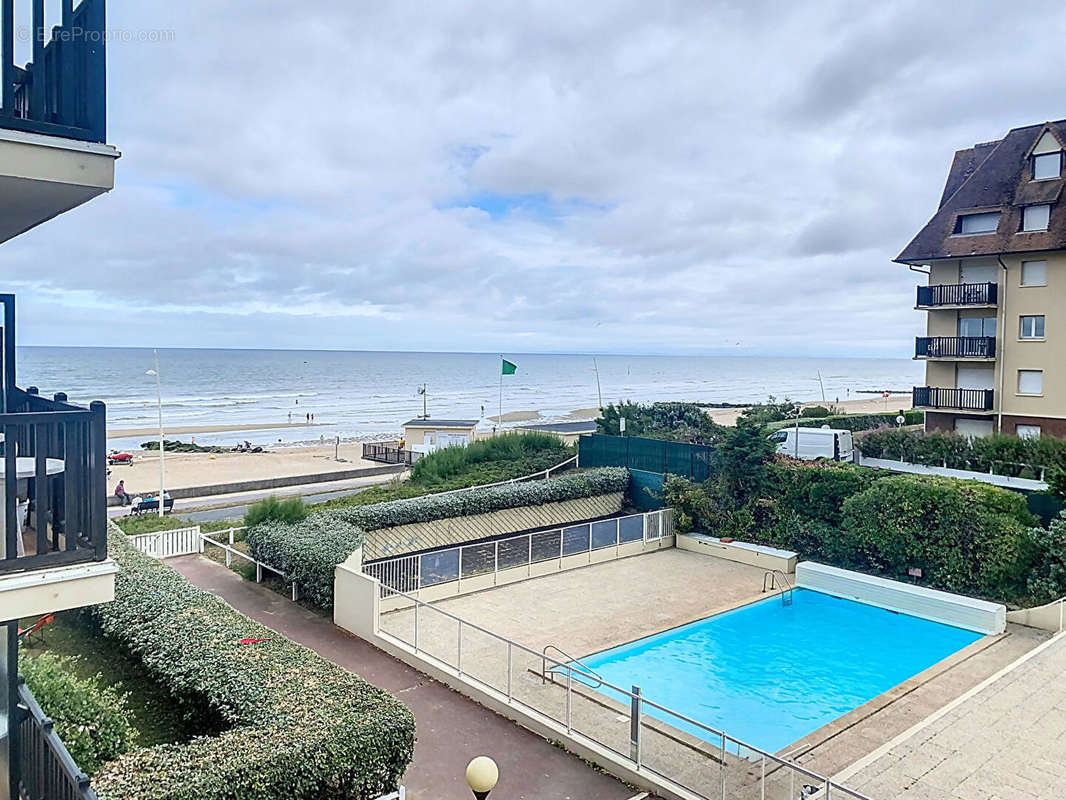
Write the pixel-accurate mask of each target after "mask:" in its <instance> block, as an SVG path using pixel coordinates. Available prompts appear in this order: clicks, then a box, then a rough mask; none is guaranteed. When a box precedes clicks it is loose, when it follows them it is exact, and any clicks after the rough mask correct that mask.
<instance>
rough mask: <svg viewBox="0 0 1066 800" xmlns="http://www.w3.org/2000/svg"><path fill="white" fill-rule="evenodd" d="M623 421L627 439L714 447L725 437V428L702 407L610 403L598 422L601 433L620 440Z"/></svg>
mask: <svg viewBox="0 0 1066 800" xmlns="http://www.w3.org/2000/svg"><path fill="white" fill-rule="evenodd" d="M623 417H624V418H625V421H626V435H627V436H643V437H646V438H648V439H665V440H666V441H670V442H689V443H692V444H713V443H714V442H715V441H716V440H717V439H718V437H719V436H720V435H721V433H722V426H720V425H718V424H716V423H715V422H714V421H713V420H712V419H711V418H710V417H709V416H708V415H707V412H706V411H704V408H703V405H701V404H699V403H652V404H651V405H642V404H640V403H631V402H629V401H626V402H624V403H622V402H620V403H618V404H617V405H615V404H614V403H610V404H608V405H607V407H606V408H604V409H601V410H600V416H599V417H598V418H597V419H596V431H597V433H605V434H608V435H610V436H619V435H620V434H621V422H620V420H621V419H622V418H623Z"/></svg>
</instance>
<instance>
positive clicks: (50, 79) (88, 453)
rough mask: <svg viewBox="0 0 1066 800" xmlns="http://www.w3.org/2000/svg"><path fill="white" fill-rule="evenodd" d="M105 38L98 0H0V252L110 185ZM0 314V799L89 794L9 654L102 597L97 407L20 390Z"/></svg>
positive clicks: (109, 566) (11, 323) (105, 576)
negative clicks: (32, 629) (38, 624)
mask: <svg viewBox="0 0 1066 800" xmlns="http://www.w3.org/2000/svg"><path fill="white" fill-rule="evenodd" d="M56 21H59V23H60V24H59V25H54V24H53V23H54V22H56ZM16 31H17V32H18V34H19V35H18V41H17V42H16ZM105 31H106V27H105V12H104V0H81V2H79V3H78V4H77V5H75V3H74V0H49V1H48V2H47V3H46V2H45V0H34V2H33V3H32V4H30V3H21V4H19V5H18V6H17V7H16V4H15V3H14V2H13V0H0V83H2V87H0V258H3V257H4V253H3V249H2V248H3V246H4V245H3V243H5V242H7V241H9V240H10V239H12V238H14V237H16V236H19V235H21V234H23V233H25V232H26V231H28V230H30V229H31V228H35V227H36V226H38V225H41V224H42V223H45V222H47V221H48V220H51V219H53V218H55V217H57V216H59V215H61V214H63V213H65V212H68V211H70V210H72V209H74V208H76V207H78V206H80V205H82V204H83V203H86V202H88V201H89V200H91V199H92V198H94V197H96V196H98V195H100V194H102V193H104V192H107V191H109V190H110V189H111V188H112V187H113V186H114V181H115V161H116V159H117V158H118V156H119V153H118V151H117V150H116V149H115V148H114V147H112V146H110V145H108V144H107V143H106V88H105V77H106V55H105V49H104V48H105V44H104V43H105V41H106V36H105V35H104V34H105ZM27 32H28V33H29V35H28V36H27V35H26V34H27ZM16 45H18V46H17V47H16ZM17 56H19V60H22V61H23V63H22V64H21V65H19V64H16V57H17ZM25 58H28V59H29V60H23V59H25ZM40 269H41V271H42V273H44V274H47V271H48V264H47V263H42V264H40ZM3 274H4V277H12V276H9V275H8V273H7V272H4V273H3ZM17 277H19V278H22V279H25V280H32V279H33V277H34V275H33V274H32V273H30V274H23V275H19V276H17ZM2 288H3V287H0V290H2ZM0 314H2V316H0V436H2V440H0V441H2V445H0V447H2V449H0V800H8V799H9V798H62V799H63V800H93V798H95V794H93V792H92V789H91V788H90V786H89V781H88V779H87V778H86V777H85V775H84V774H83V773H82V772H81V771H80V770H79V769H78V767H77V765H76V764H75V763H74V762H73V760H72V759H71V757H70V754H69V753H68V752H67V751H66V748H65V747H64V746H63V744H62V742H61V741H60V739H59V737H58V736H57V735H56V732H55V731H54V729H53V728H52V726H51V724H50V723H49V722H48V720H47V719H46V718H45V716H44V713H43V712H42V710H41V708H40V706H39V705H38V704H37V702H36V701H35V699H34V698H33V695H32V693H31V692H30V691H29V689H28V688H27V687H26V686H25V685H23V684H22V683H20V681H19V679H18V651H19V645H20V639H21V636H20V621H22V622H29V623H32V621H33V620H34V619H37V618H40V617H41V616H42V615H47V614H49V613H52V612H56V611H64V610H67V609H72V608H81V607H85V606H89V605H95V604H97V603H105V602H108V601H110V600H113V599H114V595H115V573H116V571H117V569H116V567H115V564H114V563H113V562H112V561H111V560H110V559H109V558H108V557H107V503H106V501H107V487H106V484H105V481H106V475H107V465H106V435H107V434H106V421H105V419H106V417H105V415H106V411H105V408H104V404H103V403H92V404H90V406H89V407H87V408H85V407H81V406H78V405H75V404H73V403H71V402H69V401H68V398H67V396H66V395H64V394H62V393H56V394H54V395H53V396H52V397H45V396H43V395H42V394H41V393H40V392H38V391H37V389H36V388H34V387H32V386H31V387H28V388H26V389H25V390H23V389H20V388H19V386H18V372H17V368H16V362H15V356H16V348H15V343H16V330H15V297H14V295H13V294H0Z"/></svg>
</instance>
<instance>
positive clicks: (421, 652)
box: [378, 590, 871, 800]
mask: <svg viewBox="0 0 1066 800" xmlns="http://www.w3.org/2000/svg"><path fill="white" fill-rule="evenodd" d="M394 594H397V595H401V596H403V597H406V598H407V599H408V600H410V601H411V602H412V603H413V604H414V606H415V609H419V608H425V609H428V610H430V611H432V612H435V613H437V614H440V615H441V616H443V617H446V618H448V619H451V620H454V621H455V622H457V623H458V630H459V635H460V636H462V629H463V628H464V627H469V628H472V629H473V630H475V631H478V632H479V633H482V634H484V635H486V636H488V637H489V638H490V639H495V640H497V641H499V642H501V643H503V644H505V645H507V654H508V655H507V659H508V665H510V663H511V660H512V651H514V650H518V651H519V652H524V653H527V654H528V655H531V656H533V657H534V658H540V659H541V660H542V662H543V663H545V665H546V664H547V662H552V664H553V668H561V669H564V670H566V672H567V686H566V690H567V693H568V694H569V693H570V692H572V691H573V688H572V678H573V674H574V672H576V670H575V669H574V668H573V666H572V665H571V664H569V663H566V662H563V661H559V660H557V659H554V658H552V657H551V656H549V655H546V654H545V653H538V652H537V651H535V650H533V649H532V648H529V647H526V646H525V645H523V644H521V643H519V642H516V641H514V640H513V639H508V638H507V637H506V636H502V635H501V634H498V633H495V632H494V631H490V630H489V629H488V628H484V627H482V626H480V625H477V624H475V623H473V622H469V621H468V620H465V619H463V618H462V617H460V616H457V615H455V614H452V613H450V612H448V611H445V610H444V609H442V608H438V607H437V606H435V605H433V604H432V603H427V602H425V601H423V600H419V599H418V598H417V597H415V596H414V595H411V594H408V593H407V592H402V591H399V590H397V591H395V592H394ZM415 631H416V632H415V637H416V640H417V625H416V629H415ZM378 635H379V636H382V637H385V638H388V639H391V640H393V641H395V642H397V643H399V644H400V645H402V646H404V647H413V648H414V652H415V654H417V655H418V656H420V657H424V658H430V659H434V660H435V661H438V662H439V663H441V664H445V665H446V666H449V668H451V669H457V671H458V673H459V676H460V677H461V678H462V679H463V680H465V681H468V682H470V683H476V684H480V685H481V686H483V687H485V688H487V689H490V690H492V691H496V692H499V691H500V690H499V689H497V688H496V687H494V686H492V684H490V683H487V682H486V681H484V680H481V679H480V678H478V677H477V676H475V675H471V674H470V673H469V672H468V671H467V672H464V671H463V670H462V669H458V668H456V667H453V666H451V665H448V664H447V662H445V661H442V660H441V659H438V658H436V657H435V656H433V655H431V654H429V653H426V652H425V649H424V648H422V649H420V648H419V647H418V645H417V642H416V643H415V644H413V645H412V644H408V643H407V642H405V641H404V640H403V639H401V638H400V637H398V636H395V635H394V634H391V633H389V632H387V631H384V630H379V631H378ZM459 652H460V653H461V648H460V651H459ZM582 674H583V673H582ZM600 682H601V684H602V685H603V686H604V687H606V688H608V689H610V690H611V691H613V692H617V693H618V694H620V695H622V696H623V697H625V698H626V700H627V701H629V703H630V704H632V703H633V701H635V700H639V702H640V704H642V705H648V706H651V707H652V708H656V709H658V710H659V711H661V712H663V713H664V714H669V715H670V716H671V717H673V718H676V719H678V720H680V721H682V722H684V723H687V724H689V725H692V726H694V727H696V728H698V729H700V730H703V731H705V732H706V733H708V734H710V735H711V736H713V737H715V738H716V739H719V740H720V741H721V750H722V752H723V754H724V753H725V752H726V746H727V744H732V745H735V746H736V747H737V748H743V749H744V750H747V751H749V752H751V753H752V754H754V755H756V756H758V757H760V758H763V759H764V760H769V761H770V762H772V763H773V764H775V765H776V766H777V767H784V768H787V769H790V770H793V771H795V772H798V773H801V774H802V775H805V776H807V777H808V778H811V779H812V780H813V781H815V783H818V784H821V785H822V786H824V787H825V788H826V789H828V790H831V792H842V793H843V794H844V795H846V796H848V797H851V798H853V799H854V800H871V798H870V797H868V796H867V795H864V794H862V793H861V792H858V791H856V790H854V789H850V788H848V787H846V786H844V785H842V784H839V783H837V782H836V781H834V780H832V779H831V778H827V777H825V776H824V775H820V774H818V773H817V772H812V771H811V770H809V769H806V768H805V767H803V766H802V765H800V764H797V763H795V762H794V761H790V760H788V759H787V758H782V757H780V756H776V755H774V754H773V753H769V752H767V751H765V750H763V749H761V748H759V747H756V746H755V745H752V744H748V743H747V742H745V741H743V740H741V739H737V738H735V737H733V736H729V735H728V734H726V733H725V732H724V731H720V730H718V729H716V728H712V727H711V726H710V725H707V724H705V723H703V722H700V721H698V720H695V719H693V718H692V717H689V716H686V715H684V714H681V713H680V712H678V711H675V710H674V709H672V708H668V707H667V706H664V705H660V704H659V703H656V702H654V701H652V700H649V699H647V697H645V696H644V695H643V694H637V693H635V692H632V691H630V690H628V689H623V688H622V687H620V686H615V685H614V684H612V683H609V682H608V681H606V680H603V679H602V678H601V679H600ZM508 684H510V672H508ZM507 701H508V703H509V704H512V705H514V704H518V705H521V706H523V707H525V708H528V709H530V710H531V711H533V712H536V713H538V714H542V715H544V714H545V712H543V711H540V710H539V709H537V708H535V707H533V706H530V705H528V704H527V703H523V702H522V701H521V700H519V699H518V698H516V697H514V696H513V695H512V693H511V691H510V685H508V693H507ZM568 706H569V703H568ZM567 730H568V732H569V733H570V734H571V735H577V736H582V737H583V738H585V739H588V740H589V741H592V742H595V743H597V744H601V743H600V742H599V741H598V740H596V739H594V738H593V737H592V736H589V735H588V734H586V733H582V732H581V731H577V730H574V729H573V728H572V726H571V725H569V724H568V725H567ZM705 741H708V742H709V741H710V740H709V739H705ZM631 760H632V759H631ZM637 768H638V769H641V768H644V769H649V770H651V771H654V770H653V769H652V768H651V767H650V766H648V765H646V764H643V765H642V764H640V763H638V764H637ZM656 774H659V775H661V777H663V778H665V779H666V780H668V781H670V782H672V783H673V782H675V781H674V780H673V779H672V778H671V777H670V776H669V775H663V774H662V773H656ZM828 796H830V795H829V794H827V795H823V797H828Z"/></svg>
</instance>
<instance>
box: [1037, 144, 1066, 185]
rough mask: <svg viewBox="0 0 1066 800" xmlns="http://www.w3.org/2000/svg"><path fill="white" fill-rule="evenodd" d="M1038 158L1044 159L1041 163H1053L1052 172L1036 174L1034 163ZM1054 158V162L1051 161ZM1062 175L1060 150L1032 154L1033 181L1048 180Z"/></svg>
mask: <svg viewBox="0 0 1066 800" xmlns="http://www.w3.org/2000/svg"><path fill="white" fill-rule="evenodd" d="M1040 159H1044V161H1043V162H1042V163H1044V164H1051V163H1054V165H1055V166H1054V172H1053V173H1052V174H1048V175H1043V176H1038V175H1037V174H1036V173H1037V169H1036V165H1037V162H1038V161H1040ZM1052 159H1054V162H1052ZM1061 176H1062V151H1061V150H1059V151H1058V152H1056V153H1038V154H1035V155H1034V156H1033V180H1034V181H1050V180H1054V179H1055V178H1058V177H1061Z"/></svg>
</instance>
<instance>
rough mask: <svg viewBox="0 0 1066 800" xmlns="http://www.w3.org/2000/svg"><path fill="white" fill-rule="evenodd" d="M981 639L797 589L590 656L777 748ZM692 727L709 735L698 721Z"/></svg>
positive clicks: (670, 700) (620, 678) (717, 723)
mask: <svg viewBox="0 0 1066 800" xmlns="http://www.w3.org/2000/svg"><path fill="white" fill-rule="evenodd" d="M980 638H981V634H979V633H973V632H972V631H967V630H963V629H961V628H954V627H951V626H949V625H944V624H942V623H939V622H931V621H929V620H925V619H919V618H918V617H911V616H908V615H906V614H899V613H896V612H893V611H886V610H885V609H881V608H877V607H875V606H870V605H865V604H863V603H858V602H855V601H852V600H842V599H840V598H837V597H833V596H831V595H827V594H822V593H821V592H816V591H813V590H809V589H796V590H795V591H794V592H793V601H792V604H791V605H784V604H783V603H782V601H781V598H780V596H778V595H774V596H773V597H770V598H767V599H766V600H761V601H759V602H756V603H752V604H751V605H747V606H743V607H741V608H738V609H735V610H733V611H728V612H725V613H723V614H718V615H716V616H713V617H709V618H707V619H704V620H699V621H698V622H693V623H690V624H688V625H684V626H682V627H680V628H674V629H672V630H669V631H664V632H663V633H659V634H655V635H654V636H649V637H647V638H644V639H639V640H637V641H635V642H630V643H629V644H624V645H621V646H619V647H615V648H612V649H610V650H604V651H602V652H599V653H595V654H593V655H591V656H588V657H586V658H582V659H581V663H582V664H584V665H586V666H587V667H589V668H590V669H592V670H594V671H595V672H596V673H597V674H598V675H600V676H601V677H602V678H603V680H605V681H607V682H608V683H612V684H614V685H615V686H619V687H622V688H625V689H629V688H630V687H631V686H633V685H636V686H639V687H640V688H641V691H642V692H643V694H644V696H645V697H647V698H648V699H650V700H653V701H655V702H656V703H659V704H660V705H663V706H666V707H667V708H670V709H673V710H675V711H677V712H679V713H681V714H684V715H686V716H688V717H691V718H692V719H695V720H697V721H699V722H702V723H704V724H706V725H709V726H711V727H714V728H717V729H719V730H723V731H725V732H726V733H728V734H729V735H730V736H733V737H736V738H737V739H741V740H743V741H745V742H747V743H748V744H750V745H754V746H756V747H759V748H761V749H763V750H766V751H769V752H771V753H773V752H777V751H779V750H781V749H783V748H785V747H787V746H788V745H790V744H791V743H792V742H795V741H796V740H798V739H801V738H803V737H804V736H806V735H807V734H809V733H811V732H812V731H815V730H817V729H818V728H820V727H822V726H823V725H826V724H828V723H830V722H832V721H833V720H834V719H836V718H837V717H839V716H841V715H842V714H845V713H847V712H848V711H851V710H852V709H854V708H857V707H858V706H860V705H862V704H863V703H865V702H866V701H868V700H871V699H873V698H874V697H877V696H878V695H879V694H882V693H883V692H885V691H887V690H889V689H891V688H892V687H893V686H896V685H898V684H900V683H902V682H903V681H905V680H907V679H908V678H911V677H913V676H914V675H916V674H918V673H919V672H921V671H922V670H924V669H926V668H927V667H930V666H932V665H933V664H935V663H937V662H938V661H940V660H941V659H944V658H946V657H947V656H949V655H951V654H952V653H954V652H956V651H958V650H961V649H962V648H963V647H965V646H966V645H968V644H970V643H972V642H975V641H977V640H978V639H980ZM577 677H578V676H577V675H576V673H575V678H577ZM598 691H601V692H604V693H605V694H611V691H610V690H609V689H606V688H601V689H599V690H598ZM615 699H622V698H620V697H619V698H615ZM626 702H627V703H628V700H627V701H626ZM645 709H646V713H648V714H650V715H651V716H655V717H657V718H660V719H663V720H664V721H666V722H668V723H669V724H671V725H677V721H676V719H675V718H671V717H669V716H668V715H664V714H661V713H660V712H658V710H657V709H654V708H650V707H647V706H646V707H645ZM677 727H685V726H683V725H677ZM689 732H690V733H692V734H694V735H697V736H700V735H701V733H702V734H703V735H702V737H701V738H708V737H707V734H706V733H705V732H702V731H701V730H700V729H699V728H695V727H691V728H690V729H689Z"/></svg>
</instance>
